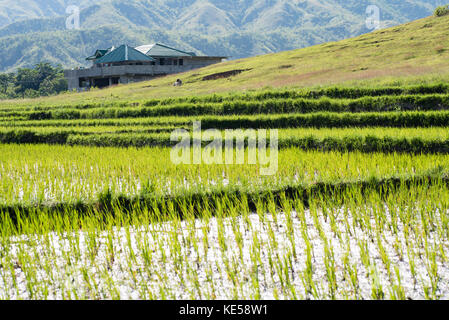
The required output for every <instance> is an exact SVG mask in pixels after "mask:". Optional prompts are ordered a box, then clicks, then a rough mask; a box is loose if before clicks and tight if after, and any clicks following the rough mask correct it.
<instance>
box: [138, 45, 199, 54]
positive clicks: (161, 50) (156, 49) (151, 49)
mask: <svg viewBox="0 0 449 320" xmlns="http://www.w3.org/2000/svg"><path fill="white" fill-rule="evenodd" d="M136 50H138V51H140V52H142V53H143V54H146V55H147V56H150V57H194V56H196V54H195V53H193V52H185V51H181V50H178V49H175V48H171V47H168V46H166V45H163V44H160V43H155V44H150V45H145V46H140V47H137V48H136Z"/></svg>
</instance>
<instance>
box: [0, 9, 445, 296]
mask: <svg viewBox="0 0 449 320" xmlns="http://www.w3.org/2000/svg"><path fill="white" fill-rule="evenodd" d="M440 9H441V8H440ZM443 9H444V7H443ZM443 9H441V10H443ZM446 11H449V9H448V10H446ZM446 11H444V10H443V11H441V12H440V11H436V12H435V15H433V16H429V17H427V18H423V19H418V20H415V21H412V22H408V23H405V24H400V25H396V26H393V27H388V28H382V29H380V30H375V31H373V32H370V33H366V34H363V35H360V36H357V37H352V38H349V39H346V40H341V41H331V42H326V43H323V44H319V45H315V46H310V47H307V48H303V49H296V50H288V51H282V52H279V53H270V54H266V55H258V56H255V57H250V58H241V59H230V60H228V61H225V62H220V63H216V64H212V65H208V66H206V67H202V68H198V69H194V70H187V71H185V72H182V73H176V74H167V75H162V76H158V77H155V78H154V79H151V80H147V79H144V81H139V82H134V83H129V84H124V83H121V82H117V83H112V81H115V80H111V82H107V83H106V82H104V83H106V84H112V85H111V86H106V87H104V88H102V89H99V88H95V86H92V88H89V89H86V90H79V91H80V92H75V91H73V92H63V93H60V94H57V95H49V96H41V97H21V98H20V97H19V98H16V99H12V98H5V99H2V100H0V299H2V300H3V299H4V300H19V299H25V300H26V299H31V300H53V299H56V300H61V299H67V300H78V299H87V300H97V299H107V300H109V299H122V300H126V299H132V300H138V299H143V300H150V299H154V300H161V299H168V300H197V299H199V300H215V299H219V300H228V299H229V300H245V299H250V300H258V299H262V300H272V299H281V300H285V299H288V300H290V299H292V300H309V299H312V300H328V299H350V300H353V299H356V300H358V299H364V300H365V299H368V300H370V299H373V300H382V299H386V300H396V299H399V300H406V299H413V300H415V299H417V300H421V299H432V300H434V299H435V300H438V299H442V300H446V299H449V130H448V129H449V44H448V43H449V42H448V41H447V40H448V35H449V15H446V14H445V12H446ZM119 48H120V50H126V55H127V57H128V55H131V52H133V54H134V55H135V56H137V57H141V56H143V55H144V54H143V53H137V52H134V51H136V49H133V48H132V47H129V48H128V47H127V46H125V47H119ZM164 48H165V49H164V50H168V49H167V48H166V47H164ZM0 50H1V47H0ZM115 50H118V49H115ZM133 50H134V51H133ZM170 50H171V49H170ZM178 51H179V50H178ZM107 52H108V51H105V52H100V53H101V54H105V56H103V57H100V56H98V55H97V56H94V58H92V59H94V61H97V62H98V61H103V63H106V64H107V63H111V62H109V61H110V60H107V58H108V54H110V53H111V52H112V53H113V52H114V49H112V50H109V53H107ZM123 52H125V51H123ZM158 52H159V51H158ZM183 52H184V51H183ZM184 53H185V52H184ZM97 54H99V53H98V52H97ZM158 54H160V53H158ZM178 54H179V55H181V54H182V53H178ZM185 54H186V55H187V53H185ZM111 56H114V54H111ZM105 57H106V58H105ZM157 57H158V56H157V54H154V56H153V57H152V58H151V59H152V60H157V59H159V58H157ZM192 57H196V58H195V59H197V60H199V59H200V56H199V55H198V56H194V55H193V54H191V57H188V56H183V58H182V59H183V60H184V61H183V65H182V66H183V67H185V68H187V66H188V65H189V64H188V63H189V62H188V61H190V60H188V59H191V60H192V61H195V59H193V58H192ZM156 58H157V59H156ZM95 59H96V60H95ZM139 59H144V58H143V57H141V58H139ZM151 59H150V58H147V60H148V61H146V62H145V63H147V65H144V66H145V67H146V68H147V69H148V70H150V69H151V68H153V67H160V66H162V67H167V65H165V66H164V65H162V64H163V63H161V62H160V60H159V63H161V65H157V62H155V61H152V60H151ZM160 59H166V58H160ZM176 59H178V60H177V62H176V63H177V65H176V66H179V65H178V64H179V63H180V62H179V61H180V60H181V58H176ZM204 59H207V57H204ZM105 61H106V62H105ZM162 61H164V63H165V64H166V63H167V60H162ZM94 63H95V62H94ZM153 63H155V64H153ZM192 63H193V62H192ZM126 66H127V67H131V65H126ZM138 66H139V65H132V67H133V68H134V67H138ZM174 66H175V65H171V66H170V67H173V68H174ZM103 67H104V66H103ZM116 68H119V66H117V67H116ZM85 70H89V69H85ZM117 70H118V69H117ZM161 70H162V69H161ZM78 71H79V73H80V74H81V73H83V72H84V71H83V70H82V69H80V70H78ZM84 73H86V74H87V73H88V72H87V71H86V72H84ZM111 79H112V78H111ZM177 79H180V80H182V83H180V82H178V83H179V84H180V85H179V86H174V85H173V83H175V81H177ZM76 81H77V80H76ZM80 81H81V82H82V84H83V85H86V86H87V85H89V84H92V83H94V82H92V81H94V80H86V79H84V80H80ZM95 81H97V82H98V83H100V80H99V79H95ZM101 81H103V80H101ZM108 81H109V80H108ZM117 81H119V80H117ZM120 81H121V80H120ZM81 82H80V83H81ZM102 83H103V82H102ZM181 84H182V85H181ZM199 124H200V129H198V128H199ZM231 133H232V135H229V134H231ZM183 139H185V141H187V144H182V141H183ZM180 143H181V146H182V147H183V148H184V149H182V150H178V149H176V147H175V146H176V145H180ZM184 151H185V154H183V156H182V158H177V159H178V160H179V161H174V160H173V159H174V157H175V158H176V157H177V156H178V157H180V153H179V152H184ZM198 154H200V155H202V157H201V156H200V157H199V158H198V157H197V155H198ZM195 157H197V158H195ZM225 160H226V161H225ZM267 168H268V169H267ZM264 169H265V170H264ZM273 170H274V171H273ZM263 172H265V173H266V174H263Z"/></svg>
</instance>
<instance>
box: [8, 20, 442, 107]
mask: <svg viewBox="0 0 449 320" xmlns="http://www.w3.org/2000/svg"><path fill="white" fill-rule="evenodd" d="M448 31H449V16H445V17H438V18H437V17H428V18H425V19H421V20H417V21H414V22H411V23H408V24H404V25H401V26H397V27H393V28H389V29H384V30H380V31H376V32H373V33H370V34H366V35H362V36H359V37H357V38H353V39H348V40H343V41H339V42H331V43H326V44H323V45H317V46H313V47H309V48H305V49H299V50H293V51H285V52H281V53H277V54H268V55H263V56H258V57H254V58H248V59H240V60H234V61H229V62H225V63H222V64H218V65H214V66H210V67H207V68H203V69H200V70H194V71H191V72H187V73H184V74H181V75H171V76H167V77H162V78H159V79H156V80H152V81H148V82H141V83H136V84H131V85H120V86H118V87H114V88H109V89H104V90H93V91H91V92H88V93H80V94H79V93H76V94H75V93H71V94H65V95H63V96H56V97H49V98H39V99H35V100H19V101H14V102H12V101H3V102H2V104H5V103H6V104H9V103H19V104H23V103H25V104H47V103H51V104H60V103H61V101H64V103H65V104H67V103H80V102H90V101H92V102H94V101H95V102H98V101H109V100H117V101H122V100H130V99H132V100H140V99H147V98H152V97H154V98H157V97H169V96H183V95H192V94H210V93H215V92H217V93H224V92H233V91H244V90H251V89H261V88H264V87H273V88H282V87H302V86H312V87H313V86H329V85H337V84H339V85H342V84H344V85H348V86H349V85H370V86H372V85H376V84H383V85H385V84H388V85H401V84H414V83H421V82H433V81H445V80H447V79H448V78H449V44H448V42H447V40H448V34H449V33H448ZM248 69H249V70H248ZM232 70H248V71H244V72H242V73H241V74H239V75H236V76H233V77H230V78H226V79H218V80H209V81H203V78H204V77H205V76H208V75H212V74H215V73H221V72H226V71H232ZM176 78H181V79H182V80H183V81H184V83H185V85H184V86H183V87H181V88H176V89H175V88H173V87H172V83H173V82H174V81H175V80H176Z"/></svg>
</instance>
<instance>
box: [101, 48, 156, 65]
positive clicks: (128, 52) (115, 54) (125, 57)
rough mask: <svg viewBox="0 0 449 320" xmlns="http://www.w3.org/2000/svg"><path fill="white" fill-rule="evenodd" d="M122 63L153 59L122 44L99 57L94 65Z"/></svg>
mask: <svg viewBox="0 0 449 320" xmlns="http://www.w3.org/2000/svg"><path fill="white" fill-rule="evenodd" d="M124 61H154V59H153V58H151V57H149V56H146V55H144V54H143V53H142V52H140V51H138V50H136V49H134V48H132V47H130V46H128V45H126V44H124V45H121V46H120V47H118V48H117V49H115V50H112V51H111V52H109V53H108V54H106V55H105V56H103V57H101V58H100V59H98V60H97V61H96V62H95V63H114V62H124Z"/></svg>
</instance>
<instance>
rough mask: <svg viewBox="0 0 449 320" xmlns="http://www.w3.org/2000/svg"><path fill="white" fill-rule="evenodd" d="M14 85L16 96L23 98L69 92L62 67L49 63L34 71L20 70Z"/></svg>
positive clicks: (42, 64) (41, 64) (35, 68)
mask: <svg viewBox="0 0 449 320" xmlns="http://www.w3.org/2000/svg"><path fill="white" fill-rule="evenodd" d="M14 85H15V92H16V94H17V95H19V96H22V97H25V96H27V97H34V96H38V95H50V94H56V93H59V92H62V91H66V90H67V81H66V80H65V79H64V73H63V70H62V67H61V66H60V65H58V66H56V67H53V66H52V65H51V64H50V63H48V62H42V63H39V64H37V65H36V66H35V67H34V68H33V69H29V68H20V69H19V70H18V71H17V76H16V77H15V81H14Z"/></svg>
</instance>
